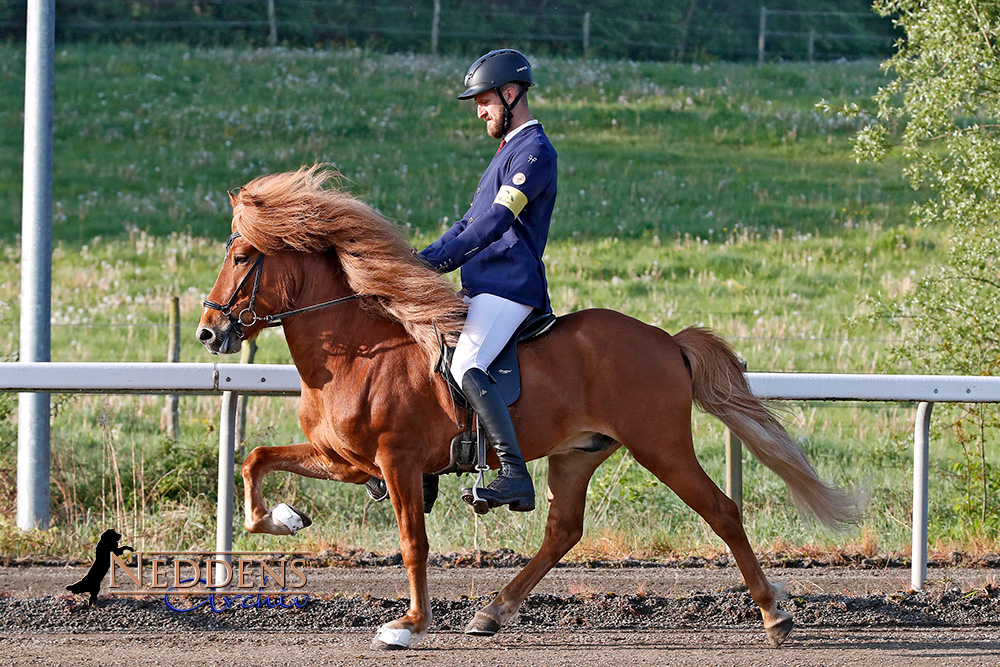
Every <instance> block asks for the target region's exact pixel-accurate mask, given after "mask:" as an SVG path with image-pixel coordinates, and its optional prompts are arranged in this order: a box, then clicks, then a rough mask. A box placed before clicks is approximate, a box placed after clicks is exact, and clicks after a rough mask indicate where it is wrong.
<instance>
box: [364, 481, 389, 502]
mask: <svg viewBox="0 0 1000 667" xmlns="http://www.w3.org/2000/svg"><path fill="white" fill-rule="evenodd" d="M365 491H367V492H368V497H369V498H371V499H372V500H374V501H375V502H377V503H380V502H382V501H383V500H385V499H386V498H388V497H389V489H388V487H386V485H385V482H384V481H383V480H381V479H379V478H378V477H369V478H368V481H367V482H365Z"/></svg>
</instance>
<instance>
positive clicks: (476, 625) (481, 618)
mask: <svg viewBox="0 0 1000 667" xmlns="http://www.w3.org/2000/svg"><path fill="white" fill-rule="evenodd" d="M501 627H502V626H501V625H500V619H498V618H497V617H496V616H494V615H493V614H490V613H487V612H485V611H481V612H479V613H477V614H476V616H475V618H473V619H472V621H470V622H469V624H468V625H467V626H465V634H467V635H476V636H478V637H492V636H493V635H495V634H496V633H498V632H500V629H501Z"/></svg>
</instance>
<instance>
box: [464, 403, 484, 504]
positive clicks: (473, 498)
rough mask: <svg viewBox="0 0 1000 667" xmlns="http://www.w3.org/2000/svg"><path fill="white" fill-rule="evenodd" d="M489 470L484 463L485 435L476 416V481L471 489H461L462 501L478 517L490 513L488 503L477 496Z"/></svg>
mask: <svg viewBox="0 0 1000 667" xmlns="http://www.w3.org/2000/svg"><path fill="white" fill-rule="evenodd" d="M489 469H490V466H489V464H488V463H486V434H485V433H483V427H482V425H481V424H480V423H479V415H476V473H477V474H476V481H475V483H474V484H473V485H472V488H471V489H462V500H464V501H465V502H467V503H469V504H470V505H472V511H473V512H475V513H476V514H479V515H483V514H486V513H488V512H489V511H490V504H489V502H488V501H487V500H486V499H485V498H483V497H482V496H480V495H479V489H483V488H486V487H484V486H483V484H484V483H485V481H486V471H487V470H489ZM470 491H471V493H469V492H470Z"/></svg>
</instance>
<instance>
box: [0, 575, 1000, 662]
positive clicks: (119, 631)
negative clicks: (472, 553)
mask: <svg viewBox="0 0 1000 667" xmlns="http://www.w3.org/2000/svg"><path fill="white" fill-rule="evenodd" d="M388 562H389V563H390V564H381V565H374V564H371V563H370V562H362V564H363V565H364V567H331V566H329V565H322V566H321V565H312V566H311V567H310V569H309V589H310V590H311V591H315V592H321V595H320V596H319V597H314V598H313V599H312V600H310V602H309V604H308V605H306V606H305V607H304V608H303V609H292V610H286V609H266V608H260V609H248V610H243V609H241V610H229V611H225V612H222V613H211V612H205V613H201V610H199V611H196V612H190V613H185V614H179V613H176V612H172V611H170V610H168V609H167V608H166V607H165V605H164V603H163V600H162V598H146V599H142V600H126V599H112V598H110V597H106V596H102V598H101V600H100V602H99V604H98V606H97V607H95V608H89V607H87V606H86V605H85V601H84V598H83V597H82V596H80V597H78V598H73V597H71V596H68V595H67V594H66V592H65V591H63V590H62V589H63V587H64V586H65V585H66V584H67V583H71V582H73V581H75V580H76V579H77V578H79V576H81V575H82V574H83V573H84V572H85V568H83V567H74V568H69V567H43V566H30V567H8V568H0V591H2V594H0V641H2V644H3V646H4V648H3V650H2V651H0V665H8V664H11V665H13V664H45V665H62V664H66V665H69V664H73V665H81V664H82V665H90V664H94V665H96V664H112V663H113V664H116V665H122V664H127V665H154V664H162V665H174V664H222V663H225V664H248V665H249V664H254V665H263V664H282V665H284V664H288V665H302V664H310V665H313V664H330V665H366V666H374V665H397V664H407V665H410V664H421V665H446V666H452V665H454V666H456V667H458V666H462V667H465V666H468V665H504V666H508V665H510V666H514V665H587V666H588V667H597V666H600V665H632V664H634V665H664V664H669V665H671V667H674V666H680V667H684V666H687V665H782V666H785V665H893V666H895V665H906V666H907V667H912V666H914V665H962V666H967V665H993V666H995V665H998V664H1000V589H998V588H997V585H996V584H997V580H998V579H1000V570H998V569H996V568H995V567H992V568H950V567H949V568H944V567H941V568H932V569H931V570H930V572H929V583H928V586H927V588H926V590H925V591H923V592H921V593H908V592H906V589H907V588H908V581H909V571H908V570H907V569H904V568H900V567H884V566H882V567H879V566H878V565H877V564H876V565H873V564H870V563H869V564H867V565H865V564H857V563H856V564H855V565H852V566H850V567H834V566H817V567H795V568H787V567H782V568H769V569H768V570H767V574H768V576H769V577H770V578H771V580H772V581H776V582H785V583H786V584H787V585H788V588H787V592H788V594H789V598H788V599H787V600H786V601H785V602H784V603H783V607H784V608H785V609H787V610H789V611H791V612H792V613H793V614H794V615H795V620H796V622H797V624H798V625H797V627H796V630H795V631H794V632H793V633H792V635H791V637H790V638H789V640H788V642H787V643H786V644H785V645H784V646H782V647H781V648H779V649H773V648H771V647H770V646H769V645H768V644H767V641H766V639H765V637H764V631H763V628H762V625H761V621H760V617H759V612H757V610H756V607H755V606H754V604H753V602H752V601H751V600H750V597H749V595H748V594H747V593H746V592H745V591H744V590H743V588H742V586H741V584H740V579H739V574H738V572H737V571H736V569H735V568H734V567H732V566H727V565H724V562H725V559H720V560H719V561H699V562H681V563H673V564H669V565H653V564H646V563H636V562H630V563H626V564H625V565H627V566H626V567H622V566H621V565H622V564H618V566H616V567H610V568H608V567H602V568H588V567H580V566H572V567H560V568H557V569H556V570H554V571H553V572H551V573H550V574H549V576H548V577H546V579H545V580H543V581H542V583H541V584H540V585H539V586H538V588H537V589H536V592H535V594H533V595H532V596H530V597H529V598H528V600H527V601H526V602H525V604H524V606H523V607H522V609H521V613H520V616H519V618H518V619H517V620H516V621H515V622H514V623H513V624H512V625H510V626H509V627H507V628H506V629H505V630H503V631H502V632H501V633H500V634H498V635H496V636H494V637H490V638H477V637H468V636H465V635H463V634H462V633H461V630H462V628H463V627H464V625H465V623H466V622H467V621H468V620H469V619H471V618H472V616H473V614H474V613H475V611H476V610H477V609H478V608H480V607H481V606H483V605H484V604H486V602H487V600H488V599H489V596H490V593H491V592H492V591H494V590H496V589H498V588H500V587H501V586H502V585H503V584H504V583H506V582H507V581H509V580H510V579H511V578H512V577H513V576H514V575H515V574H516V573H517V571H518V569H519V568H516V567H486V568H483V567H468V566H462V564H461V563H457V562H452V563H444V564H439V565H438V566H436V567H433V568H431V572H430V581H431V593H432V595H433V597H434V613H435V619H434V631H433V632H432V633H431V634H429V635H428V636H427V637H426V638H425V639H424V640H423V642H421V643H420V645H419V646H418V647H417V648H416V649H414V650H411V651H408V652H400V653H384V652H375V651H372V650H370V649H369V648H368V644H369V642H370V640H371V638H372V636H373V634H374V630H375V628H376V627H377V626H378V625H379V624H380V623H382V622H384V621H386V620H389V619H392V618H395V617H397V616H398V615H400V614H401V613H402V612H403V611H404V610H405V607H406V605H407V601H406V599H405V596H406V594H407V593H406V585H405V581H406V577H405V573H404V572H403V570H402V568H401V567H400V566H398V565H393V564H391V559H389V561H388ZM355 564H358V563H357V562H355ZM691 565H694V567H690V566H691ZM798 565H802V563H798ZM805 565H810V563H805Z"/></svg>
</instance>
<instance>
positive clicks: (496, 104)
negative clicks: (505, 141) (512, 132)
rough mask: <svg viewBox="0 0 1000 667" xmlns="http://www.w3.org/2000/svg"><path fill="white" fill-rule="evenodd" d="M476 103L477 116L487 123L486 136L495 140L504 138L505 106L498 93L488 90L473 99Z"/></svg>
mask: <svg viewBox="0 0 1000 667" xmlns="http://www.w3.org/2000/svg"><path fill="white" fill-rule="evenodd" d="M473 99H474V100H475V102H476V115H477V116H479V118H480V119H481V120H483V121H485V122H486V134H488V135H490V136H491V137H493V138H494V139H502V138H503V111H504V109H503V104H501V103H500V97H499V96H498V95H497V94H496V91H493V90H487V91H486V92H484V93H479V94H478V95H476V96H475V97H474V98H473Z"/></svg>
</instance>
